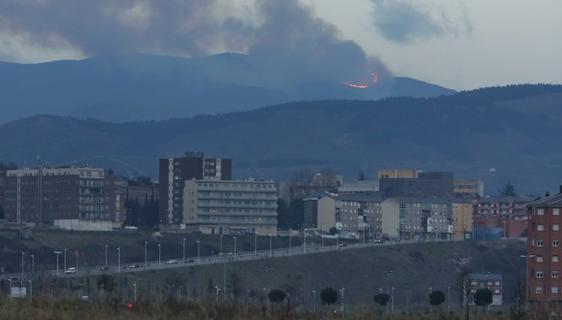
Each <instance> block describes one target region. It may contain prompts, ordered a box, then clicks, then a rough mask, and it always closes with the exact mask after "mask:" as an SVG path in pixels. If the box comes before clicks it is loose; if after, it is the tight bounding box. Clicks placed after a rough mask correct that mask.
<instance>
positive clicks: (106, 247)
mask: <svg viewBox="0 0 562 320" xmlns="http://www.w3.org/2000/svg"><path fill="white" fill-rule="evenodd" d="M108 250H109V246H108V245H107V244H106V245H105V267H106V268H107V266H108V263H109V259H108V257H107V255H108Z"/></svg>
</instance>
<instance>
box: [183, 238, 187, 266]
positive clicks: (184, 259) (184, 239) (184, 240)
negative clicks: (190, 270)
mask: <svg viewBox="0 0 562 320" xmlns="http://www.w3.org/2000/svg"><path fill="white" fill-rule="evenodd" d="M186 241H187V239H186V238H183V242H182V255H183V263H185V261H186V257H185V242H186Z"/></svg>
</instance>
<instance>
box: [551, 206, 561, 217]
mask: <svg viewBox="0 0 562 320" xmlns="http://www.w3.org/2000/svg"><path fill="white" fill-rule="evenodd" d="M552 215H553V216H559V215H560V209H559V208H554V209H552Z"/></svg>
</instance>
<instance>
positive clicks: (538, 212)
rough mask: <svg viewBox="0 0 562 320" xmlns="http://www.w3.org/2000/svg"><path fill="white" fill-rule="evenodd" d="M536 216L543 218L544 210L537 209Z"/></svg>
mask: <svg viewBox="0 0 562 320" xmlns="http://www.w3.org/2000/svg"><path fill="white" fill-rule="evenodd" d="M537 214H538V215H539V216H544V209H542V208H541V209H537Z"/></svg>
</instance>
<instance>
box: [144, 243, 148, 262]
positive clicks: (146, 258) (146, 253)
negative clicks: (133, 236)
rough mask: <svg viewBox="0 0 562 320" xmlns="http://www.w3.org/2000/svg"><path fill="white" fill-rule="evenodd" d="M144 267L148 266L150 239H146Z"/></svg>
mask: <svg viewBox="0 0 562 320" xmlns="http://www.w3.org/2000/svg"><path fill="white" fill-rule="evenodd" d="M144 267H145V268H146V267H148V241H144Z"/></svg>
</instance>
